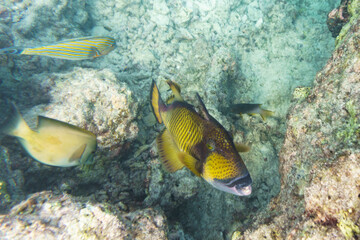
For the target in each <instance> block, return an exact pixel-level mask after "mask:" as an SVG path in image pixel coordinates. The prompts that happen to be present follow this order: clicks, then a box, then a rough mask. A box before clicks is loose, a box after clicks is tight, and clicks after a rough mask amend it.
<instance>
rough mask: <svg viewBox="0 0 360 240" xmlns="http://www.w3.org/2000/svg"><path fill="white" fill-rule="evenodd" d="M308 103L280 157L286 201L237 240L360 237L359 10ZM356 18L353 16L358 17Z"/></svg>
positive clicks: (297, 103)
mask: <svg viewBox="0 0 360 240" xmlns="http://www.w3.org/2000/svg"><path fill="white" fill-rule="evenodd" d="M351 2H352V3H351V4H353V5H352V6H350V5H349V6H348V7H349V8H350V7H354V6H356V8H355V11H353V14H352V15H351V16H350V17H351V21H349V23H348V25H347V26H346V27H344V29H343V30H342V31H346V33H344V32H340V35H341V36H343V37H342V38H343V40H342V42H341V44H339V45H338V46H337V48H336V50H335V51H334V52H333V55H332V56H331V58H330V59H329V61H328V62H327V64H326V65H325V67H324V68H323V69H322V70H321V71H320V72H319V73H317V75H316V78H315V82H314V86H313V87H312V89H311V91H310V93H309V95H308V96H305V97H304V98H303V99H300V100H299V99H298V100H294V102H293V104H292V107H291V109H290V110H289V115H288V117H287V131H286V136H285V142H284V145H283V147H282V149H281V152H280V155H279V159H280V173H281V175H282V181H281V191H280V194H279V196H277V197H276V198H274V199H273V200H272V201H271V203H270V208H269V209H268V211H267V212H266V213H263V214H262V215H261V216H260V217H259V218H258V221H257V222H256V224H254V225H253V226H252V230H246V231H245V233H244V234H243V235H241V234H239V235H241V236H236V237H234V239H261V238H265V237H267V238H269V239H285V238H286V239H302V238H306V239H357V238H359V236H360V228H359V226H360V221H359V219H360V211H359V207H360V181H359V174H360V168H359V161H360V151H359V149H360V123H359V117H360V108H359V104H358V103H359V102H360V95H359V91H360V78H359V72H360V59H359V54H358V53H359V40H358V39H359V27H360V18H359V15H358V12H359V11H360V7H359V2H358V1H351ZM353 10H354V9H353Z"/></svg>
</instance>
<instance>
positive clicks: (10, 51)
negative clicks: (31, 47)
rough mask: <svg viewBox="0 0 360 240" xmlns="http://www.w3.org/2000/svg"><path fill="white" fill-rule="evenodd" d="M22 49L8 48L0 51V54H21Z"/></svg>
mask: <svg viewBox="0 0 360 240" xmlns="http://www.w3.org/2000/svg"><path fill="white" fill-rule="evenodd" d="M23 50H24V48H16V47H9V48H3V49H0V54H21V53H22V52H23Z"/></svg>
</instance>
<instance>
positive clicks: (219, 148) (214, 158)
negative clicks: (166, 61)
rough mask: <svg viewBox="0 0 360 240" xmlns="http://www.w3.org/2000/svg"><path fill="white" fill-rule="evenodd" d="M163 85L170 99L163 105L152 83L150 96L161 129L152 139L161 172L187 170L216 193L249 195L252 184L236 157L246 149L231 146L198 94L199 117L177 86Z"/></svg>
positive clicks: (224, 132) (230, 142) (239, 146)
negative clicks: (217, 191)
mask: <svg viewBox="0 0 360 240" xmlns="http://www.w3.org/2000/svg"><path fill="white" fill-rule="evenodd" d="M167 83H168V84H169V86H170V89H171V90H172V92H173V95H172V96H171V97H170V98H169V99H168V101H166V104H165V103H164V102H163V100H162V99H161V96H160V93H159V89H158V87H157V86H156V84H155V82H154V81H153V82H152V85H151V93H150V101H151V106H152V109H153V112H154V115H155V117H156V119H157V121H158V122H159V123H164V125H165V129H164V130H163V132H162V133H161V134H160V135H159V136H158V137H157V138H156V144H157V148H158V151H159V155H160V160H161V161H162V163H163V165H164V167H165V169H167V170H168V171H169V172H175V171H177V170H179V169H181V168H183V167H187V168H188V169H190V170H191V171H192V172H193V173H194V174H195V175H197V176H199V177H202V178H204V179H205V180H206V181H207V182H208V183H210V184H211V185H212V186H213V187H215V188H217V189H219V190H222V191H225V192H228V193H232V194H235V195H239V196H246V195H250V194H251V191H252V189H251V183H252V180H251V177H250V174H249V172H248V170H247V168H246V166H245V164H244V162H243V160H242V159H241V157H240V155H239V153H238V151H248V150H249V148H248V147H247V146H245V145H242V144H234V142H233V140H232V138H231V136H230V134H229V133H228V132H227V131H226V130H225V129H224V127H223V126H221V124H220V123H219V122H218V121H216V120H215V119H214V118H213V117H212V116H211V115H210V114H209V113H208V111H207V109H206V107H205V105H204V103H203V102H202V100H201V98H200V96H199V95H198V94H197V95H196V96H197V99H198V101H199V104H200V106H199V108H200V112H199V113H198V112H197V111H195V109H194V107H193V106H192V105H190V104H188V103H186V102H185V101H184V100H183V98H182V97H181V95H180V87H179V85H177V84H175V83H174V82H172V81H167Z"/></svg>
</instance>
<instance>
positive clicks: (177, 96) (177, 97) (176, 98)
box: [166, 80, 184, 102]
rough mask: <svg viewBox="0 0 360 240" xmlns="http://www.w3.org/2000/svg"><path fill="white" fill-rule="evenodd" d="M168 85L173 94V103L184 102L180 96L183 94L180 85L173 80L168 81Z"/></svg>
mask: <svg viewBox="0 0 360 240" xmlns="http://www.w3.org/2000/svg"><path fill="white" fill-rule="evenodd" d="M166 83H167V84H168V85H169V87H170V89H171V91H172V92H173V95H174V99H173V100H172V101H179V102H183V101H184V99H183V98H182V96H181V94H180V93H181V88H180V85H179V84H177V83H176V82H173V81H171V80H167V81H166Z"/></svg>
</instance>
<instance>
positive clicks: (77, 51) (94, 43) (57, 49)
mask: <svg viewBox="0 0 360 240" xmlns="http://www.w3.org/2000/svg"><path fill="white" fill-rule="evenodd" d="M115 47H116V42H115V39H113V38H111V37H84V38H74V39H68V40H64V41H60V42H56V43H53V44H49V45H44V46H39V47H30V48H18V47H10V48H4V49H0V54H22V55H39V56H47V57H53V58H61V59H67V60H84V59H92V58H96V57H100V56H103V55H105V54H108V53H109V52H111V51H112V50H113V49H114V48H115Z"/></svg>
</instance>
